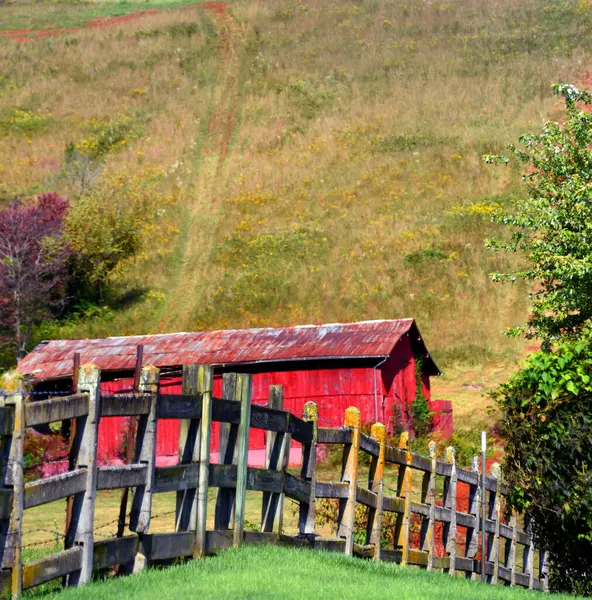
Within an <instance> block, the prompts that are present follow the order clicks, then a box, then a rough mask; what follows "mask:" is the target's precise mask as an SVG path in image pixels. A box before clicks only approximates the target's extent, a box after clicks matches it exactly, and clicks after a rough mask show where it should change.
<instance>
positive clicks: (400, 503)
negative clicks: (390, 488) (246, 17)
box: [382, 495, 405, 514]
mask: <svg viewBox="0 0 592 600" xmlns="http://www.w3.org/2000/svg"><path fill="white" fill-rule="evenodd" d="M382 510H386V511H387V512H394V513H399V514H403V513H404V512H405V499H404V498H396V497H395V496H387V495H384V496H383V498H382Z"/></svg>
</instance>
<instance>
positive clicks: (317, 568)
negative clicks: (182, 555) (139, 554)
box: [52, 547, 567, 600]
mask: <svg viewBox="0 0 592 600" xmlns="http://www.w3.org/2000/svg"><path fill="white" fill-rule="evenodd" d="M140 594H141V595H142V597H144V598H151V599H152V598H154V599H159V600H165V599H167V598H189V597H199V598H212V599H213V598H286V599H290V600H296V599H304V598H311V597H315V598H316V597H318V598H328V599H329V598H330V599H333V598H335V599H337V598H340V599H342V598H343V599H348V600H350V599H351V600H359V599H360V598H368V599H369V600H373V599H377V600H378V599H382V598H385V597H387V598H388V597H396V598H401V599H402V600H423V599H425V598H430V599H433V600H438V599H442V600H455V599H456V598H459V599H463V600H464V599H470V600H481V599H483V600H485V599H489V598H491V599H494V598H495V599H496V600H504V599H506V598H507V600H513V599H516V600H519V599H522V598H524V599H526V598H532V597H533V592H529V591H527V590H520V589H516V588H513V589H510V588H504V587H501V586H490V585H482V584H481V583H476V582H472V581H470V580H466V579H460V578H456V577H455V578H452V577H449V576H448V575H442V574H440V573H427V572H426V571H420V570H419V569H414V568H412V567H400V566H398V565H394V564H387V563H377V562H372V561H363V560H360V559H356V558H346V557H344V556H341V555H336V554H328V553H322V552H313V551H306V550H291V549H286V548H277V547H250V548H249V547H245V548H241V549H238V550H227V551H225V552H223V553H221V554H220V555H219V556H216V557H213V558H207V559H206V560H204V561H193V562H189V563H186V564H184V565H181V566H177V567H171V568H167V569H164V570H162V571H158V570H153V571H149V572H144V573H142V574H141V575H139V576H137V577H125V578H120V579H115V580H111V581H109V582H107V583H98V584H94V585H91V586H89V587H88V588H81V589H71V590H68V591H66V592H61V593H59V594H56V595H55V596H52V597H56V598H58V597H59V598H63V599H64V600H66V599H68V598H72V599H73V600H74V599H76V598H80V599H86V598H89V599H90V598H96V599H99V598H101V599H102V598H105V599H107V598H108V599H111V598H131V597H134V596H136V595H140ZM556 598H557V599H558V600H559V599H560V598H567V596H563V595H559V596H556Z"/></svg>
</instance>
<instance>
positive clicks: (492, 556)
mask: <svg viewBox="0 0 592 600" xmlns="http://www.w3.org/2000/svg"><path fill="white" fill-rule="evenodd" d="M490 473H491V477H492V478H493V479H495V480H496V485H495V492H494V494H491V493H490V505H492V506H490V518H491V519H493V521H494V528H495V529H494V533H493V538H492V537H490V538H489V539H490V545H489V556H488V560H489V562H492V563H493V575H492V576H491V578H490V579H489V581H490V583H494V584H496V583H498V581H499V555H500V551H499V544H500V526H501V518H502V468H501V466H500V465H499V464H498V463H493V464H492V465H491V471H490ZM492 496H493V498H494V500H493V502H491V498H492Z"/></svg>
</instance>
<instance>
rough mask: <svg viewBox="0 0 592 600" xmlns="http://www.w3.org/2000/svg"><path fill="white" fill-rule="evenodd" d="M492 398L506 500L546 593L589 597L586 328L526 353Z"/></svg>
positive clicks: (591, 518) (590, 361) (590, 434)
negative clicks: (547, 578)
mask: <svg viewBox="0 0 592 600" xmlns="http://www.w3.org/2000/svg"><path fill="white" fill-rule="evenodd" d="M494 397H495V399H496V400H497V401H498V402H499V404H500V406H501V408H502V410H503V411H504V423H503V433H504V434H505V435H506V439H507V443H506V453H505V477H506V479H507V482H508V484H509V486H510V495H509V501H510V503H511V505H512V506H513V507H515V508H516V509H517V510H518V511H524V512H527V513H530V514H531V515H532V516H533V518H534V534H535V536H536V538H537V541H538V543H539V545H540V547H542V548H544V549H545V550H547V551H548V552H549V557H550V564H551V585H552V587H553V589H555V590H561V591H569V592H575V593H579V594H592V562H591V560H590V559H591V558H592V465H591V463H590V457H591V456H592V329H591V328H590V327H589V326H587V328H586V329H585V331H584V333H583V335H582V337H581V338H580V339H577V340H569V341H566V342H563V343H558V344H556V345H555V346H554V347H553V348H552V349H551V351H547V352H545V351H541V352H538V353H536V354H534V355H532V356H531V357H530V358H529V360H528V361H527V362H526V364H525V365H524V367H523V368H522V369H521V370H520V371H518V373H516V375H514V377H513V378H512V379H510V380H509V381H508V382H507V383H504V384H503V385H502V386H500V388H499V389H498V390H497V391H496V392H495V394H494Z"/></svg>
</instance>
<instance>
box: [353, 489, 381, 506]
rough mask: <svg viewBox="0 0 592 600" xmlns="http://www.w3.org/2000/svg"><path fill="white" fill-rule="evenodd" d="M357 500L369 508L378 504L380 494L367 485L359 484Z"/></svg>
mask: <svg viewBox="0 0 592 600" xmlns="http://www.w3.org/2000/svg"><path fill="white" fill-rule="evenodd" d="M356 501H357V502H359V503H360V504H363V505H364V506H367V507H369V508H376V507H377V505H378V496H377V495H376V494H375V493H374V492H372V491H370V490H368V489H366V488H365V487H361V486H357V488H356Z"/></svg>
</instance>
